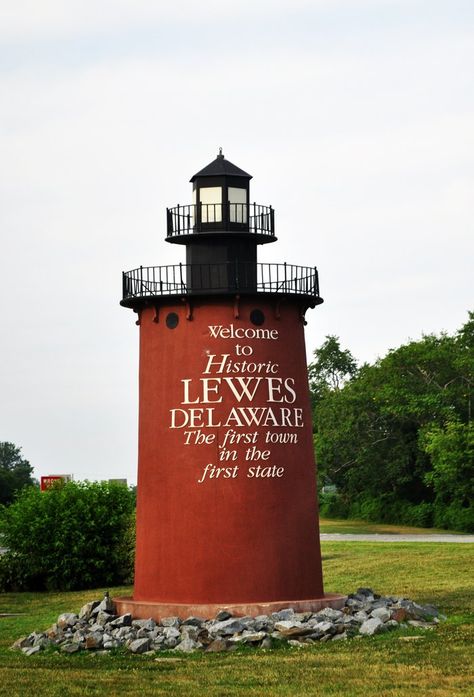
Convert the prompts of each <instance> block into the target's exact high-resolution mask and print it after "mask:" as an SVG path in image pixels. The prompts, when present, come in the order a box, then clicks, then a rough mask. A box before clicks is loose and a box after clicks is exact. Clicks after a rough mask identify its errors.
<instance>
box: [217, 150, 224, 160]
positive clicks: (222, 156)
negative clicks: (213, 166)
mask: <svg viewBox="0 0 474 697" xmlns="http://www.w3.org/2000/svg"><path fill="white" fill-rule="evenodd" d="M217 157H221V158H222V159H224V155H223V154H222V148H219V154H218V156H217Z"/></svg>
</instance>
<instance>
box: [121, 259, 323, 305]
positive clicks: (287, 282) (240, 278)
mask: <svg viewBox="0 0 474 697" xmlns="http://www.w3.org/2000/svg"><path fill="white" fill-rule="evenodd" d="M203 293H215V294H217V293H221V294H227V293H279V294H283V295H304V296H310V297H311V298H313V299H317V298H319V282H318V272H317V270H316V268H315V267H310V266H295V265H294V264H286V263H284V264H255V263H251V262H240V261H236V262H226V263H218V264H173V265H170V266H140V267H139V268H138V269H133V270H132V271H127V272H124V273H123V300H124V301H128V300H131V299H133V298H153V297H159V296H163V295H166V296H168V295H181V296H183V295H184V296H185V295H196V294H203Z"/></svg>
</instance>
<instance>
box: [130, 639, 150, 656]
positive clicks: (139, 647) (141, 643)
mask: <svg viewBox="0 0 474 697" xmlns="http://www.w3.org/2000/svg"><path fill="white" fill-rule="evenodd" d="M150 646H151V641H150V639H135V641H132V642H131V644H129V646H128V650H129V651H131V652H132V653H145V651H148V650H149V649H150Z"/></svg>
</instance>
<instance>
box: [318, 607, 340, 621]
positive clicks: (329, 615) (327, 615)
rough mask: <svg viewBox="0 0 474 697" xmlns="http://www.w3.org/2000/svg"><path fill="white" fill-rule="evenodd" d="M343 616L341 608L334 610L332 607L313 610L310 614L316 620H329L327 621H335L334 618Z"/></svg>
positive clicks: (337, 618)
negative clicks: (317, 610)
mask: <svg viewBox="0 0 474 697" xmlns="http://www.w3.org/2000/svg"><path fill="white" fill-rule="evenodd" d="M343 616H344V613H343V612H342V611H341V610H334V609H333V608H332V607H325V608H323V609H322V610H319V612H315V613H314V614H313V615H312V619H317V620H318V621H324V620H325V621H329V622H335V621H336V620H339V619H341V618H342V617H343Z"/></svg>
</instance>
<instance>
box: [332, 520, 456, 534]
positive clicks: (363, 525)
mask: <svg viewBox="0 0 474 697" xmlns="http://www.w3.org/2000/svg"><path fill="white" fill-rule="evenodd" d="M319 526H320V530H321V532H327V533H331V532H338V533H343V534H354V535H357V534H360V535H374V534H380V535H389V534H390V535H449V534H456V535H466V534H467V533H462V532H454V531H453V530H441V529H440V528H416V527H413V526H411V525H389V524H388V523H368V522H367V521H365V520H342V519H338V518H321V519H320V521H319Z"/></svg>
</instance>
